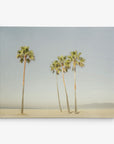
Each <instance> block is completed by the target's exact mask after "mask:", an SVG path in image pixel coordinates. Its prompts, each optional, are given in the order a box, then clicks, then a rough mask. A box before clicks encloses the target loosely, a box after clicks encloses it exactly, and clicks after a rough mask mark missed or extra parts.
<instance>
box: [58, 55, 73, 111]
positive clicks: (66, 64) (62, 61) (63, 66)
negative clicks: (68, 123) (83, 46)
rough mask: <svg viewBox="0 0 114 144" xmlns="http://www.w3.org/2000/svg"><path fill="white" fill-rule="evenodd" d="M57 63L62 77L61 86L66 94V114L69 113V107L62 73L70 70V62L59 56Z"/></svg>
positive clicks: (65, 57)
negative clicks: (62, 85)
mask: <svg viewBox="0 0 114 144" xmlns="http://www.w3.org/2000/svg"><path fill="white" fill-rule="evenodd" d="M58 61H59V63H60V65H61V69H62V77H63V84H64V88H65V93H66V102H67V109H68V112H69V113H70V105H69V100H68V94H67V89H66V84H65V79H64V73H65V72H67V71H68V69H69V68H70V61H69V60H68V59H67V56H59V57H58Z"/></svg>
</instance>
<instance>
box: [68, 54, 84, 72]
mask: <svg viewBox="0 0 114 144" xmlns="http://www.w3.org/2000/svg"><path fill="white" fill-rule="evenodd" d="M81 54H82V53H81V52H79V53H78V52H77V51H72V52H71V53H70V56H68V59H69V61H70V62H73V69H72V70H74V68H75V67H76V65H79V66H80V67H83V66H84V62H85V59H84V58H82V57H80V55H81Z"/></svg>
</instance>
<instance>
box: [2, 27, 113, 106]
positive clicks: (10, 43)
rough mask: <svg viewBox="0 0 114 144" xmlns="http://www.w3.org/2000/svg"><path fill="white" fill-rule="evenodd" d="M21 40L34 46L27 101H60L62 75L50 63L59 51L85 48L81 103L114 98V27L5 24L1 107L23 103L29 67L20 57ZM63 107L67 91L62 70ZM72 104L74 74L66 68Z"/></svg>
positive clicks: (35, 103)
mask: <svg viewBox="0 0 114 144" xmlns="http://www.w3.org/2000/svg"><path fill="white" fill-rule="evenodd" d="M21 46H29V47H30V49H31V50H33V51H34V54H35V61H33V62H31V63H30V64H27V65H26V74H25V98H24V100H25V102H24V103H25V107H26V108H45V107H46V108H54V107H58V98H57V90H56V77H55V74H53V73H52V72H51V71H50V64H51V63H52V61H54V60H56V59H57V56H61V55H63V56H64V55H69V54H70V52H71V51H73V50H77V51H78V52H82V57H83V58H85V59H86V61H85V67H83V68H80V67H78V66H77V71H76V79H77V80H76V83H77V102H78V105H83V104H91V103H114V28H111V27H110V28H108V27H107V28H105V27H103V28H94V27H91V28H89V27H86V28H84V27H77V28H76V27H0V107H9V108H12V107H16V108H18V107H21V98H22V80H23V67H24V65H23V64H21V63H19V60H18V59H17V58H16V54H17V51H18V50H19V49H20V47H21ZM58 80H59V81H58V84H59V91H60V99H61V104H62V107H66V97H65V91H64V86H63V81H62V75H61V74H60V75H59V76H58ZM65 82H66V87H67V91H68V96H69V103H70V106H72V105H74V74H73V71H72V70H69V72H68V73H65Z"/></svg>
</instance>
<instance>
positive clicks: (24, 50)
mask: <svg viewBox="0 0 114 144" xmlns="http://www.w3.org/2000/svg"><path fill="white" fill-rule="evenodd" d="M17 58H19V59H20V62H21V63H23V62H24V59H26V62H27V63H30V61H31V60H35V56H34V53H33V51H32V50H29V47H28V46H22V47H21V50H18V51H17Z"/></svg>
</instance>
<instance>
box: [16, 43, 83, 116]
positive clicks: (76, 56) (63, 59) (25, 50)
mask: <svg viewBox="0 0 114 144" xmlns="http://www.w3.org/2000/svg"><path fill="white" fill-rule="evenodd" d="M80 55H81V53H78V52H77V51H73V52H71V53H70V55H69V56H59V57H58V59H57V60H55V61H54V62H52V64H51V66H50V68H51V71H52V72H53V73H54V72H55V73H56V85H57V93H58V102H59V109H60V111H61V112H62V106H61V102H60V95H59V88H58V77H57V76H58V75H59V74H60V73H62V78H63V84H64V88H65V93H66V102H67V109H68V112H69V113H70V105H69V100H68V93H67V89H66V84H65V79H64V73H66V72H68V70H69V69H70V68H71V67H72V70H73V71H74V94H75V113H77V100H76V67H77V65H78V66H80V67H83V66H84V62H85V59H84V58H82V57H81V56H80ZM17 58H18V59H19V60H20V62H21V63H23V62H24V71H23V89H22V103H21V114H23V112H24V86H25V68H26V63H30V62H31V61H32V60H35V56H34V52H33V51H32V50H30V49H29V47H28V46H22V47H21V49H20V50H18V51H17Z"/></svg>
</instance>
